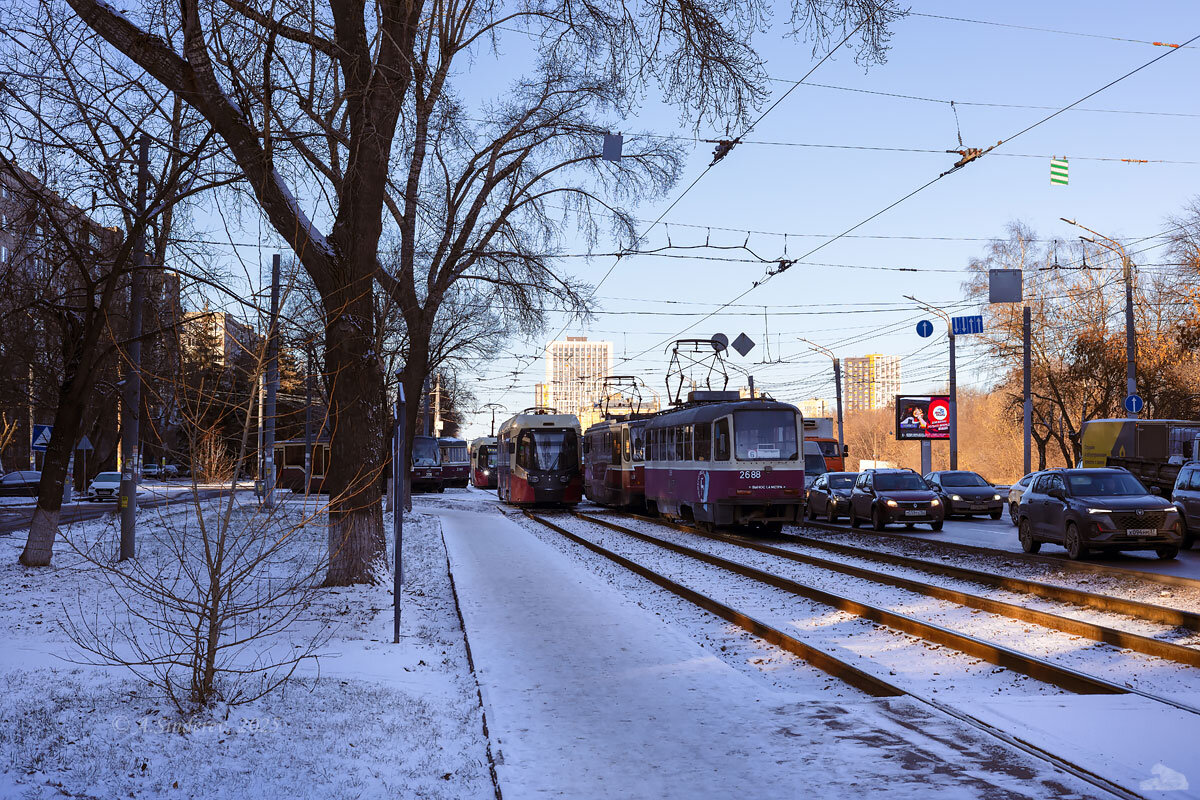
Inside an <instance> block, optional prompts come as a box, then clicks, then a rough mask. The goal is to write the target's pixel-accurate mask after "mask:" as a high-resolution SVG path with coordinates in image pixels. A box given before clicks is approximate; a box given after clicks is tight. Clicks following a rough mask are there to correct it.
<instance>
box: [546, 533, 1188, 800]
mask: <svg viewBox="0 0 1200 800" xmlns="http://www.w3.org/2000/svg"><path fill="white" fill-rule="evenodd" d="M524 514H525V516H526V517H528V518H529V519H530V520H532V521H534V522H537V523H539V524H541V525H543V526H545V527H546V528H549V529H550V530H553V531H555V532H556V533H558V534H560V535H562V536H564V537H565V538H567V539H568V540H570V541H572V542H574V543H576V544H578V545H580V546H582V547H584V548H586V549H588V550H590V551H591V552H593V553H596V554H597V555H600V556H602V557H604V558H606V559H608V560H610V561H612V562H614V563H616V564H618V565H620V566H622V567H625V568H626V569H629V570H630V571H632V572H634V573H635V574H637V575H639V576H641V577H643V578H645V579H647V580H649V581H651V582H652V583H654V584H655V585H657V586H659V587H661V588H664V589H666V590H668V591H670V592H672V593H673V594H675V595H676V596H678V597H681V598H683V599H685V600H688V601H689V602H692V603H694V604H696V605H697V606H699V607H700V608H703V609H705V610H707V611H710V612H712V613H714V614H716V615H717V616H719V617H721V618H722V619H725V620H727V621H729V622H731V623H733V624H735V625H738V626H739V627H741V628H742V629H743V630H746V631H748V632H750V633H751V634H753V635H755V636H759V637H760V638H762V639H763V640H764V641H768V642H770V643H772V644H775V645H777V646H779V647H781V648H782V649H784V650H786V651H787V652H790V653H792V654H794V655H796V656H798V657H800V658H801V659H803V660H805V661H807V662H808V663H809V664H811V665H812V666H814V667H816V668H818V669H820V670H822V671H824V672H826V673H827V674H829V675H832V676H834V677H837V678H839V679H841V680H843V681H845V682H846V683H848V684H850V685H852V686H855V687H856V688H859V689H860V690H862V691H863V692H864V693H866V694H868V695H872V696H876V697H899V696H906V697H910V698H912V699H914V700H916V701H917V702H920V703H923V704H925V705H928V706H930V707H932V708H934V709H936V710H938V711H940V712H942V713H944V714H946V715H948V716H950V717H953V718H955V719H957V720H959V721H961V722H963V723H965V724H968V725H970V726H971V727H974V728H976V729H978V730H980V731H983V732H985V733H987V734H989V735H991V736H993V737H994V738H996V739H999V740H1001V741H1003V742H1005V743H1006V744H1008V745H1010V746H1012V747H1014V748H1016V749H1019V750H1021V751H1023V752H1025V753H1028V754H1030V755H1032V756H1034V757H1036V758H1038V759H1040V760H1042V761H1045V762H1047V763H1049V764H1051V765H1053V766H1055V767H1057V768H1059V769H1062V770H1064V771H1065V772H1068V773H1070V774H1072V775H1074V776H1075V777H1077V778H1080V779H1081V780H1084V781H1086V782H1088V783H1089V784H1091V785H1093V786H1095V787H1097V788H1099V789H1102V790H1104V791H1105V792H1107V793H1109V794H1111V795H1114V796H1116V797H1121V798H1144V795H1141V794H1138V793H1135V792H1133V791H1130V790H1129V789H1127V788H1125V787H1123V786H1121V785H1119V784H1116V783H1114V782H1112V781H1110V780H1108V779H1106V778H1104V777H1103V776H1101V775H1099V774H1097V773H1095V772H1093V771H1091V770H1089V769H1087V768H1086V767H1083V766H1081V765H1079V764H1077V763H1074V762H1072V761H1070V760H1069V759H1065V758H1063V757H1061V756H1058V755H1055V754H1054V753H1052V752H1050V751H1048V750H1046V749H1044V748H1042V747H1039V746H1037V745H1035V744H1033V743H1031V742H1028V741H1025V740H1024V739H1022V738H1020V737H1017V736H1014V735H1012V734H1010V733H1008V732H1006V731H1004V730H1003V729H1001V728H999V727H997V726H995V725H993V724H991V723H989V722H987V721H985V720H982V719H979V718H977V717H976V716H973V715H971V714H969V713H967V712H965V711H962V710H959V709H957V708H954V707H953V706H952V705H950V704H948V703H946V702H944V701H942V700H939V699H937V698H935V697H932V696H930V695H927V694H925V693H924V692H919V691H915V690H913V689H912V688H904V687H901V686H899V685H897V684H896V683H894V682H892V681H889V680H887V679H886V678H883V677H880V676H877V675H873V674H871V673H869V672H866V671H863V670H861V669H859V668H857V667H855V666H854V665H852V664H849V663H848V662H846V661H845V660H843V659H841V658H839V657H837V656H835V655H832V654H830V653H827V652H824V651H823V650H820V649H818V648H815V647H813V646H812V645H809V644H807V643H805V642H803V641H801V640H799V639H797V638H796V637H793V636H791V635H790V634H788V633H785V632H783V631H781V630H779V629H778V628H775V627H773V626H771V625H769V624H767V623H765V622H763V621H761V620H758V619H756V618H755V617H753V616H751V615H750V614H747V613H745V612H743V611H739V610H737V609H734V608H733V607H731V606H728V605H725V604H723V603H720V602H719V601H717V600H714V599H713V598H711V597H708V596H707V595H704V594H701V593H700V592H698V591H697V590H695V589H693V588H691V587H688V586H685V585H683V584H682V583H680V582H678V581H676V580H674V579H672V578H670V577H667V576H666V575H663V574H662V573H660V572H657V571H655V570H653V569H651V568H649V567H646V566H645V565H643V564H639V563H638V562H636V561H634V560H632V559H629V558H626V557H625V556H623V555H620V554H619V553H616V552H614V551H612V550H609V549H607V548H605V547H603V546H602V545H600V544H597V543H596V542H593V541H591V540H590V539H588V538H587V537H586V536H581V535H579V534H577V533H575V532H572V531H569V530H567V529H566V528H564V527H562V526H561V525H558V524H556V523H555V522H552V521H551V520H549V519H546V518H544V517H541V516H539V515H537V514H535V513H533V512H532V511H529V510H527V509H526V510H524ZM572 518H573V519H577V520H579V521H582V522H585V523H590V524H593V525H599V526H601V527H604V528H606V529H609V530H613V531H614V532H618V533H622V534H625V535H627V536H629V537H631V538H633V539H636V540H639V541H642V542H645V543H648V544H652V545H654V546H657V547H660V548H662V549H665V550H668V551H670V552H674V553H677V554H679V555H684V556H687V557H689V558H694V559H696V560H699V561H701V562H703V563H706V564H708V565H710V566H714V567H717V568H718V569H722V570H724V571H727V572H730V573H731V574H735V575H741V576H742V577H747V578H750V579H752V580H756V581H759V582H762V583H764V584H766V585H768V586H772V587H774V588H778V589H782V590H784V591H787V592H790V593H793V594H795V595H796V596H800V597H805V598H807V599H810V600H814V601H816V602H818V603H822V604H825V605H830V606H832V607H834V608H838V609H839V610H843V611H848V612H849V613H852V614H855V615H856V616H859V617H862V618H864V619H868V620H871V621H874V622H877V623H879V624H882V625H886V626H888V627H891V628H894V629H896V630H899V631H902V632H904V633H909V634H910V635H914V636H917V637H918V638H920V639H923V640H925V641H930V642H934V643H937V644H941V645H944V646H948V647H951V648H952V649H955V650H958V651H959V652H963V653H966V654H967V655H971V656H975V657H977V658H980V659H982V660H985V661H988V662H989V663H992V664H996V665H997V666H1002V667H1005V668H1008V669H1011V670H1013V671H1014V672H1019V673H1021V674H1024V675H1028V676H1029V677H1032V678H1034V679H1036V680H1039V681H1043V682H1046V683H1049V684H1052V685H1054V686H1056V687H1059V688H1061V689H1064V690H1065V691H1069V692H1073V693H1078V694H1113V695H1117V694H1138V695H1141V696H1143V697H1146V698H1148V699H1151V700H1154V701H1157V702H1162V703H1164V704H1167V705H1170V706H1172V707H1175V708H1179V709H1182V710H1185V711H1189V712H1192V713H1196V714H1200V709H1196V708H1193V707H1191V706H1188V705H1186V704H1182V703H1177V702H1175V701H1172V700H1170V699H1168V698H1162V697H1158V696H1155V695H1152V694H1150V693H1148V692H1142V691H1139V690H1136V689H1132V688H1130V687H1126V686H1121V685H1119V684H1115V683H1111V682H1109V681H1105V680H1103V679H1101V678H1096V677H1094V676H1090V675H1087V674H1085V673H1081V672H1078V671H1076V670H1072V669H1070V668H1068V667H1063V666H1060V665H1057V664H1053V663H1052V662H1048V661H1044V660H1042V659H1039V658H1037V657H1036V656H1032V655H1029V654H1026V653H1021V652H1019V651H1016V650H1012V649H1010V648H1006V647H1003V646H1000V645H996V644H994V643H990V642H986V641H984V640H981V639H977V638H975V637H971V636H967V635H966V634H961V633H958V632H956V631H952V630H950V629H947V628H943V627H942V626H939V625H935V624H933V623H928V622H925V621H922V620H919V619H915V618H913V617H907V616H905V615H903V614H899V613H897V612H893V611H890V610H887V609H882V608H878V607H875V606H870V605H868V604H865V603H860V602H859V601H855V600H851V599H849V598H844V597H841V596H839V595H834V594H832V593H829V592H825V591H824V590H821V589H818V588H816V587H812V586H808V585H806V584H802V583H800V582H798V581H793V580H791V579H788V578H784V577H781V576H778V575H773V574H771V573H767V572H764V571H762V570H758V569H756V568H754V567H750V566H748V565H745V564H739V563H738V562H733V561H729V560H728V559H723V558H721V557H719V556H715V555H712V554H709V553H705V552H703V551H700V550H694V549H693V548H689V547H686V546H683V545H679V544H676V543H674V542H669V541H666V540H663V539H659V538H657V537H654V536H651V535H648V534H645V533H642V532H640V531H635V530H632V529H630V528H625V527H624V526H621V525H617V524H615V523H611V522H608V521H606V520H601V519H598V518H594V517H590V516H588V515H585V514H580V513H578V512H572ZM655 521H656V522H658V520H655ZM686 530H687V532H689V533H693V532H696V531H694V530H692V529H686Z"/></svg>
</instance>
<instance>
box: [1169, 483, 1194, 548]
mask: <svg viewBox="0 0 1200 800" xmlns="http://www.w3.org/2000/svg"><path fill="white" fill-rule="evenodd" d="M1171 500H1172V501H1173V503H1174V505H1175V511H1176V512H1177V513H1178V514H1179V523H1180V525H1182V526H1183V545H1182V546H1183V549H1185V550H1190V549H1192V545H1193V544H1194V543H1195V541H1196V537H1197V535H1200V463H1198V462H1195V461H1192V462H1189V463H1187V464H1185V465H1184V466H1183V469H1181V470H1179V477H1177V478H1176V479H1175V489H1174V490H1173V491H1172V492H1171Z"/></svg>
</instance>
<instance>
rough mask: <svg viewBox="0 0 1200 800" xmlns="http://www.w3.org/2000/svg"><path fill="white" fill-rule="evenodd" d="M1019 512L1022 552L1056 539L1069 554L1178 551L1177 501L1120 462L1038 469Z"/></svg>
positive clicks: (1167, 555)
mask: <svg viewBox="0 0 1200 800" xmlns="http://www.w3.org/2000/svg"><path fill="white" fill-rule="evenodd" d="M1017 513H1018V515H1019V516H1018V519H1019V520H1020V522H1019V524H1018V530H1019V531H1020V533H1019V536H1020V539H1021V549H1022V550H1024V551H1025V552H1026V553H1036V552H1037V551H1038V550H1039V549H1040V548H1041V546H1042V543H1043V542H1055V543H1058V544H1061V545H1062V546H1063V547H1065V548H1066V549H1067V557H1068V558H1071V559H1081V558H1085V557H1087V555H1088V553H1089V552H1090V551H1092V550H1105V551H1119V550H1153V551H1154V552H1155V553H1156V554H1157V555H1158V557H1159V558H1162V559H1168V558H1175V556H1177V555H1179V548H1180V546H1181V545H1182V544H1183V523H1182V522H1181V521H1180V518H1179V512H1178V511H1177V510H1176V509H1175V506H1173V505H1171V503H1170V501H1168V500H1167V499H1166V498H1164V497H1160V496H1158V493H1157V489H1155V490H1154V491H1151V490H1148V489H1146V487H1145V486H1143V485H1142V482H1141V481H1139V480H1138V479H1137V478H1135V477H1134V476H1133V475H1132V474H1131V473H1130V472H1129V471H1128V470H1126V469H1124V468H1122V467H1101V468H1094V469H1055V470H1047V471H1046V472H1040V473H1038V474H1037V475H1036V476H1035V477H1034V479H1033V481H1032V483H1031V484H1030V486H1029V488H1028V489H1026V490H1025V494H1024V495H1022V496H1021V503H1020V506H1019V507H1018V512H1017Z"/></svg>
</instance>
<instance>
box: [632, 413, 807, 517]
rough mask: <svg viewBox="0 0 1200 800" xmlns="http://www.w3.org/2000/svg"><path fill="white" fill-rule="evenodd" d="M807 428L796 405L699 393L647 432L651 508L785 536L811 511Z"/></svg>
mask: <svg viewBox="0 0 1200 800" xmlns="http://www.w3.org/2000/svg"><path fill="white" fill-rule="evenodd" d="M802 431H803V422H802V418H801V415H800V411H799V410H798V409H797V408H796V407H795V406H793V405H790V404H788V403H781V402H778V401H775V400H769V399H755V400H741V399H738V394H737V393H736V392H692V393H691V395H689V397H688V403H687V404H686V405H683V406H681V407H680V408H678V409H675V410H672V411H666V412H663V413H661V414H659V415H657V416H655V417H653V418H652V419H650V420H649V421H648V422H647V424H646V462H645V474H646V506H647V508H648V509H649V510H650V511H652V512H657V513H659V514H662V515H664V516H667V517H672V518H676V519H682V520H687V521H692V522H696V523H699V524H700V525H702V526H704V527H710V526H714V525H745V526H756V527H762V528H765V529H766V530H769V531H774V532H778V531H779V530H780V529H781V528H782V527H783V524H784V523H791V522H799V521H800V520H801V518H802V514H803V505H804V458H803V456H802V450H801V447H800V443H801V441H802V439H801V435H802V434H801V432H802Z"/></svg>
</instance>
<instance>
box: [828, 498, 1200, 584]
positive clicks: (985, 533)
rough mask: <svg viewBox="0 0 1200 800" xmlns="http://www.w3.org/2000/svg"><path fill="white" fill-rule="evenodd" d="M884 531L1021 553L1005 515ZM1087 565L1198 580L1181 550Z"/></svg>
mask: <svg viewBox="0 0 1200 800" xmlns="http://www.w3.org/2000/svg"><path fill="white" fill-rule="evenodd" d="M837 525H838V526H839V527H843V528H845V529H846V530H847V531H850V530H852V528H851V527H850V525H849V523H846V522H838V523H837ZM869 525H870V523H866V527H865V528H864V532H865V535H868V536H869V535H870V530H869ZM887 530H888V531H890V532H893V533H903V534H904V536H905V537H906V538H907V537H909V536H911V537H912V538H914V539H928V540H930V541H935V542H955V543H957V544H968V545H974V546H975V547H987V548H990V549H992V550H1003V551H1007V552H1010V553H1020V552H1021V542H1020V541H1019V540H1018V539H1017V529H1016V527H1014V526H1013V524H1012V523H1011V522H1009V520H1008V513H1007V512H1006V513H1005V514H1004V517H1003V518H1001V519H989V518H987V517H982V518H981V517H972V518H970V519H963V518H955V519H948V520H946V523H945V526H944V527H943V528H942V530H941V531H940V532H934V531H931V530H929V526H928V525H922V524H920V523H918V524H917V527H916V528H914V529H913V530H911V531H910V530H907V529H905V527H904V526H903V525H889V526H888V527H887ZM1041 553H1042V555H1047V556H1054V557H1061V558H1063V559H1066V557H1067V551H1066V550H1064V549H1063V548H1062V547H1060V546H1059V545H1056V544H1051V543H1049V542H1046V543H1043V544H1042V549H1041ZM1087 560H1088V561H1089V562H1091V563H1095V564H1104V565H1105V566H1109V567H1118V568H1121V569H1129V570H1134V571H1140V572H1157V573H1160V574H1163V575H1176V576H1179V577H1181V578H1196V579H1200V551H1193V550H1183V551H1181V552H1180V553H1179V556H1178V557H1177V558H1175V559H1172V560H1170V561H1160V560H1159V559H1158V558H1157V557H1156V556H1155V555H1154V553H1153V552H1131V553H1104V554H1095V553H1094V554H1092V555H1091V556H1089V557H1088V559H1087Z"/></svg>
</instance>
